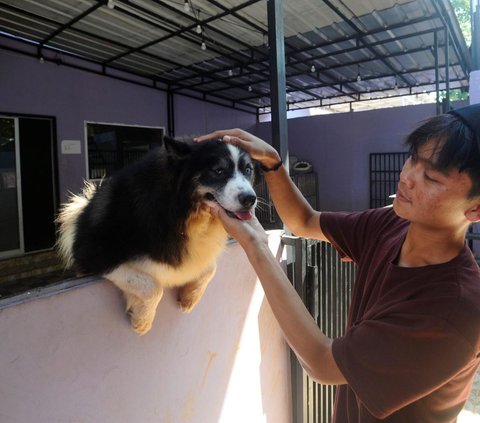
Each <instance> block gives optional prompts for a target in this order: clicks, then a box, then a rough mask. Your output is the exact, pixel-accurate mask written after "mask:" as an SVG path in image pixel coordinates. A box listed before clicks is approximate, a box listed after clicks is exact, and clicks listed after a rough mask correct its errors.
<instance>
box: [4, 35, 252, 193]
mask: <svg viewBox="0 0 480 423" xmlns="http://www.w3.org/2000/svg"><path fill="white" fill-rule="evenodd" d="M2 42H8V43H10V44H12V45H13V46H14V47H16V48H20V46H21V48H22V50H25V49H27V47H25V46H24V45H23V44H18V43H15V42H13V41H9V40H2ZM32 51H33V50H32ZM0 70H1V73H0V113H2V112H3V113H13V114H15V113H18V114H33V115H42V116H53V117H55V118H56V124H57V141H58V143H57V157H58V167H59V191H60V195H61V201H63V200H64V198H65V194H66V192H67V191H73V192H76V191H78V190H79V189H80V188H81V187H82V185H83V178H85V176H86V161H85V121H93V122H102V123H117V124H126V125H144V126H157V127H165V128H166V126H167V122H168V118H167V96H166V93H165V92H163V91H160V90H157V89H152V88H149V87H144V86H140V85H136V84H132V83H128V82H124V81H121V80H117V79H113V78H109V77H105V76H102V75H97V74H94V73H90V72H86V71H83V70H78V69H74V68H71V67H67V66H62V65H57V64H55V63H52V62H49V61H45V62H44V63H43V64H41V63H40V62H39V60H38V59H36V58H32V57H28V56H25V55H22V54H19V53H16V52H10V51H6V50H0ZM174 109H175V129H176V135H190V134H201V133H205V132H208V131H212V130H214V129H217V128H218V127H232V126H241V127H251V126H252V125H254V124H255V122H256V116H255V115H253V114H250V113H245V112H241V111H238V110H234V109H231V108H227V107H222V106H216V105H213V104H210V103H204V102H200V101H198V100H193V99H190V98H187V97H183V96H180V95H177V96H175V97H174ZM62 140H80V141H81V143H82V152H81V154H79V155H76V154H75V155H69V154H68V155H67V154H62V153H61V141H62Z"/></svg>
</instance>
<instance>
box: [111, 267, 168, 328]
mask: <svg viewBox="0 0 480 423" xmlns="http://www.w3.org/2000/svg"><path fill="white" fill-rule="evenodd" d="M105 277H106V278H107V279H108V280H110V281H112V282H113V283H114V284H115V285H116V286H117V287H118V288H120V290H121V291H122V292H123V293H124V295H125V299H126V311H127V314H128V315H129V316H130V322H131V325H132V329H133V330H134V331H135V332H137V333H138V334H140V335H144V334H146V333H147V332H148V331H149V330H150V329H151V327H152V323H153V319H154V318H155V313H156V310H157V306H158V303H159V302H160V300H161V299H162V296H163V289H162V288H161V286H160V285H159V284H157V283H156V282H155V280H154V278H152V277H151V276H150V275H148V274H146V273H143V272H141V271H139V270H138V269H136V268H135V267H134V266H131V265H128V264H123V265H121V266H119V267H117V268H116V269H115V270H113V271H112V272H110V273H108V274H106V275H105Z"/></svg>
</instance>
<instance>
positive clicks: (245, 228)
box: [211, 204, 268, 250]
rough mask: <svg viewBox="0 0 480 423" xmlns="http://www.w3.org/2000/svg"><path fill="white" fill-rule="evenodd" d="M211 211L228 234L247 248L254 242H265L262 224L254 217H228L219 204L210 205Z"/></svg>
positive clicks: (265, 236) (266, 240) (266, 241)
mask: <svg viewBox="0 0 480 423" xmlns="http://www.w3.org/2000/svg"><path fill="white" fill-rule="evenodd" d="M211 213H212V214H213V215H214V216H217V217H218V218H219V219H220V221H221V222H222V224H223V227H224V228H225V230H226V231H227V232H228V234H229V235H230V236H232V237H233V238H235V239H236V240H237V241H238V243H239V244H240V245H241V246H242V247H243V248H244V249H245V250H247V249H248V248H249V247H250V246H254V245H255V244H267V243H268V238H267V235H266V233H265V229H263V227H262V225H261V224H260V222H259V221H258V219H257V218H256V217H253V218H252V219H249V220H240V219H237V218H236V217H230V216H229V215H228V214H227V213H226V212H225V210H224V209H223V208H222V207H220V205H218V204H217V205H215V206H212V208H211Z"/></svg>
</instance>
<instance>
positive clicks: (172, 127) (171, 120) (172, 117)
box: [167, 90, 175, 137]
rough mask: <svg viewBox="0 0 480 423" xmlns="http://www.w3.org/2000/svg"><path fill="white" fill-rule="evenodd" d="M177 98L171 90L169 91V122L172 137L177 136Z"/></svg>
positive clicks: (169, 133)
mask: <svg viewBox="0 0 480 423" xmlns="http://www.w3.org/2000/svg"><path fill="white" fill-rule="evenodd" d="M174 100H175V96H174V95H173V93H172V91H171V90H168V91H167V122H168V135H169V136H170V137H174V136H175V107H174V106H175V104H174Z"/></svg>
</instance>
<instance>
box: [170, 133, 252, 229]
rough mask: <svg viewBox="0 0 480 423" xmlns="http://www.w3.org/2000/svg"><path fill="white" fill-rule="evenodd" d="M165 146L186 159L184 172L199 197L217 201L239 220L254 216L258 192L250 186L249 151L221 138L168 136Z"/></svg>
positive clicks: (208, 200)
mask: <svg viewBox="0 0 480 423" xmlns="http://www.w3.org/2000/svg"><path fill="white" fill-rule="evenodd" d="M165 147H166V149H167V151H168V152H169V153H170V154H173V155H175V156H177V157H180V158H183V159H185V160H186V162H185V164H184V166H183V170H184V172H185V176H186V177H187V178H189V180H191V181H193V183H194V185H195V188H194V195H195V196H196V197H197V198H198V199H200V201H202V202H205V203H207V204H209V203H210V204H213V203H218V204H219V205H220V206H221V207H223V208H224V209H225V210H226V211H227V212H228V213H229V214H230V215H234V216H235V217H237V218H238V219H241V220H249V219H251V218H252V217H253V214H254V209H255V206H256V204H257V196H256V194H255V191H254V190H253V187H252V184H253V179H254V164H253V162H252V159H251V158H250V156H249V155H248V153H246V152H245V151H243V150H241V149H239V148H237V147H234V146H232V145H229V144H225V143H224V142H222V141H208V142H201V143H194V142H192V141H191V140H184V141H179V140H174V139H171V138H167V137H166V138H165ZM187 161H188V163H187Z"/></svg>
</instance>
